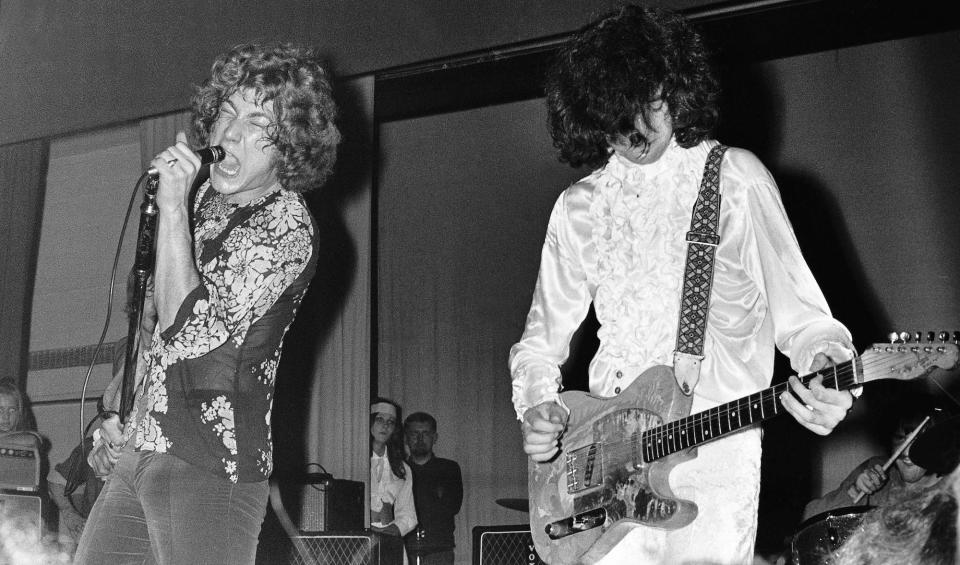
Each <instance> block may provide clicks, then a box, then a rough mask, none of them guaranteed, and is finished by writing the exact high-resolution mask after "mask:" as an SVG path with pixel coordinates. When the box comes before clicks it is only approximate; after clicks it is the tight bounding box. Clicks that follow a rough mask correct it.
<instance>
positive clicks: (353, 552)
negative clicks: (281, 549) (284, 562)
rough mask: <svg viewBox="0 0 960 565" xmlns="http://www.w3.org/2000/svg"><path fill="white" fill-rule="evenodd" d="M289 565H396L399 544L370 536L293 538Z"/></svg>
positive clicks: (389, 538) (400, 551) (393, 539)
mask: <svg viewBox="0 0 960 565" xmlns="http://www.w3.org/2000/svg"><path fill="white" fill-rule="evenodd" d="M291 541H292V542H293V550H294V551H293V555H292V557H291V559H290V565H400V564H402V563H403V540H402V539H401V538H398V537H394V536H381V535H379V534H376V533H373V532H344V533H335V534H333V533H328V534H319V535H315V536H297V537H295V538H293V539H292V540H291Z"/></svg>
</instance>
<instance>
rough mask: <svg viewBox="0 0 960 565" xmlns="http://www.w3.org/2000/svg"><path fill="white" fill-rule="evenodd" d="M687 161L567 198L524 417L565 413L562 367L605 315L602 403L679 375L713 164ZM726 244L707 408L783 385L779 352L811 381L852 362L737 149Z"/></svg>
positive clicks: (730, 170)
mask: <svg viewBox="0 0 960 565" xmlns="http://www.w3.org/2000/svg"><path fill="white" fill-rule="evenodd" d="M716 144H717V143H716V142H715V141H704V142H703V143H701V144H699V145H697V146H694V147H691V148H686V149H685V148H682V147H680V146H679V145H677V144H676V142H675V141H674V142H672V143H671V145H670V147H669V148H668V149H667V151H666V152H665V153H664V154H663V156H662V157H661V158H660V159H658V160H657V161H656V162H654V163H651V164H648V165H637V164H634V163H632V162H629V161H627V160H625V159H623V158H621V157H620V156H618V155H616V154H614V155H612V156H611V157H610V159H609V161H608V163H607V165H606V166H605V167H603V168H601V169H598V170H597V171H595V172H594V173H592V174H591V175H589V176H587V177H585V178H583V179H581V180H580V181H579V182H577V183H576V184H574V185H573V186H571V187H569V188H568V189H567V190H565V191H564V192H563V193H562V194H561V195H560V197H559V198H558V199H557V201H556V204H555V205H554V208H553V211H552V213H551V216H550V221H549V225H548V227H547V234H546V239H545V242H544V246H543V251H542V255H541V262H540V272H539V277H538V279H537V285H536V288H535V290H534V294H533V300H532V304H531V307H530V312H529V314H528V316H527V321H526V327H525V329H524V333H523V336H522V337H521V339H520V341H519V342H518V343H517V344H516V345H514V346H513V348H511V350H510V371H511V375H512V378H513V402H514V408H515V409H516V411H517V415H518V417H521V418H522V415H523V413H524V411H526V410H527V409H528V408H530V407H531V406H535V405H537V404H539V403H541V402H545V401H548V400H554V401H556V400H558V398H559V394H558V393H559V390H560V388H561V377H560V369H559V367H560V365H561V364H562V363H563V362H564V361H565V360H566V358H567V356H568V354H569V343H570V338H571V336H572V335H573V333H574V332H575V331H576V330H577V328H578V327H579V325H580V323H581V322H582V320H583V318H584V317H585V316H586V313H587V309H588V308H589V305H590V303H591V302H593V304H594V307H595V310H596V314H597V319H598V321H599V322H600V329H599V330H598V338H599V341H600V346H599V349H598V351H597V353H596V355H595V356H594V358H593V360H592V362H591V364H590V390H591V392H593V393H595V394H599V395H601V396H612V395H615V394H618V393H619V392H621V391H622V390H623V389H625V388H626V387H627V386H629V385H630V383H632V382H633V381H634V380H635V379H636V378H637V377H638V376H639V375H640V374H641V373H642V372H643V371H644V370H646V369H647V368H649V367H652V366H655V365H672V363H673V351H674V349H675V345H676V337H677V325H678V318H679V313H680V297H681V289H682V282H683V269H684V261H685V258H686V248H687V243H686V239H685V237H686V232H687V231H688V230H689V227H690V217H691V213H692V210H693V205H694V203H695V201H696V197H697V193H698V191H699V188H700V181H701V178H702V176H703V169H704V165H705V163H706V159H707V154H708V153H709V151H710V149H712V148H713V147H714V146H715V145H716ZM720 190H721V194H722V206H721V214H720V238H721V239H720V244H719V246H718V248H717V253H716V263H715V273H714V286H713V293H712V296H711V308H710V313H709V318H708V324H707V335H706V338H705V351H704V354H705V357H704V359H703V363H702V367H701V371H700V376H701V378H700V382H699V384H698V385H697V387H696V389H695V395H696V396H698V397H700V399H701V400H702V401H706V403H707V404H717V403H721V402H726V401H729V400H733V399H735V398H739V397H741V396H745V395H747V394H750V393H753V392H756V391H758V390H761V389H763V388H766V387H768V386H769V385H770V381H771V377H772V370H773V360H774V345H776V347H778V348H779V349H780V350H781V351H783V352H784V353H785V354H786V355H788V356H789V357H790V359H791V363H792V365H793V368H794V370H796V371H797V372H799V373H801V374H802V373H804V372H806V371H807V370H808V369H809V367H810V364H811V362H812V360H813V357H814V355H815V354H816V353H818V352H826V353H827V354H828V355H830V356H831V357H834V358H836V359H848V358H849V357H850V355H851V354H852V348H851V346H850V335H849V332H848V331H847V329H846V328H845V327H844V326H843V325H842V324H840V323H839V322H838V321H836V320H834V319H833V318H832V316H831V314H830V310H829V308H828V306H827V304H826V301H825V299H824V297H823V293H822V292H821V291H820V288H819V286H818V285H817V283H816V281H815V280H814V278H813V275H812V274H811V272H810V269H809V267H808V266H807V264H806V262H805V261H804V259H803V256H802V254H801V252H800V248H799V245H798V244H797V240H796V237H795V236H794V233H793V230H792V227H791V225H790V222H789V220H788V218H787V216H786V212H785V210H784V208H783V204H782V202H781V200H780V195H779V192H778V190H777V186H776V183H775V182H774V180H773V178H772V176H771V175H770V173H769V172H768V171H767V169H766V168H765V167H764V166H763V164H762V163H761V162H760V161H759V160H758V159H757V158H756V157H755V156H754V155H753V154H752V153H750V152H748V151H746V150H743V149H737V148H730V149H729V150H728V151H727V153H726V155H725V157H724V159H723V165H722V167H721V182H720Z"/></svg>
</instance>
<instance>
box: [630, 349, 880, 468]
mask: <svg viewBox="0 0 960 565" xmlns="http://www.w3.org/2000/svg"><path fill="white" fill-rule="evenodd" d="M859 362H860V358H859V357H857V358H854V359H851V360H850V361H846V362H844V363H840V364H838V365H836V366H834V367H831V368H829V369H824V370H823V371H821V372H820V373H811V374H809V375H805V376H803V377H800V380H801V382H803V383H804V384H805V385H806V384H808V383H809V382H810V381H811V380H813V378H814V377H816V376H818V375H823V386H825V387H828V388H835V389H837V390H846V389H848V388H852V387H854V386H857V384H858V382H857V379H856V376H857V374H858V371H861V370H862V369H861V367H859V366H858V363H859ZM787 389H788V384H787V383H780V384H778V385H775V386H772V387H770V388H768V389H766V390H762V391H760V392H757V393H754V394H751V395H749V396H744V397H743V398H738V399H737V400H733V401H731V402H728V403H726V404H721V405H719V406H715V407H713V408H710V409H709V410H704V411H703V412H698V413H696V414H692V415H690V416H687V417H686V418H681V419H679V420H674V421H673V422H669V423H667V424H664V425H662V426H657V427H655V428H650V429H649V430H645V431H644V432H642V433H641V434H640V447H641V448H642V449H643V454H644V460H645V461H647V462H650V461H655V460H657V459H660V458H662V457H666V456H667V455H671V454H673V453H676V452H678V451H681V450H684V449H688V448H691V447H694V446H697V445H700V444H702V443H705V442H708V441H711V440H714V439H717V438H720V437H723V436H725V435H727V434H730V433H733V432H735V431H738V430H740V429H743V428H745V427H747V426H750V425H752V424H757V423H760V422H762V421H764V420H766V419H768V418H772V417H774V416H776V415H777V414H779V413H780V412H782V411H783V405H782V404H781V402H780V395H781V394H783V393H784V392H785V391H787Z"/></svg>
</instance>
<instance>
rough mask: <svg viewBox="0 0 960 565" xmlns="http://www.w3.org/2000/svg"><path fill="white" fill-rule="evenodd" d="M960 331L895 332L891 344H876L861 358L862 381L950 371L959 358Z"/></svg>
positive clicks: (915, 376) (920, 375) (907, 377)
mask: <svg viewBox="0 0 960 565" xmlns="http://www.w3.org/2000/svg"><path fill="white" fill-rule="evenodd" d="M958 341H960V332H953V334H950V333H949V332H943V331H942V332H939V333H937V332H926V333H924V332H913V333H909V332H899V333H897V332H894V333H891V334H890V343H875V344H873V345H872V346H871V347H870V349H868V350H867V351H865V352H864V353H863V355H861V359H860V360H861V367H862V370H863V382H869V381H873V380H879V379H897V380H902V381H906V380H911V379H916V378H919V377H922V376H924V375H926V374H927V373H929V372H930V371H932V370H934V369H937V368H940V369H953V368H954V367H956V366H957V360H958V357H960V348H958V346H957V342H958Z"/></svg>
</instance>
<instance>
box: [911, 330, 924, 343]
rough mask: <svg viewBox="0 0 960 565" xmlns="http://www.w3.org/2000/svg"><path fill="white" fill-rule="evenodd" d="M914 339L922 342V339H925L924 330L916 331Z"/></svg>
mask: <svg viewBox="0 0 960 565" xmlns="http://www.w3.org/2000/svg"><path fill="white" fill-rule="evenodd" d="M913 341H915V342H917V343H920V342H921V341H923V332H914V333H913Z"/></svg>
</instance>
